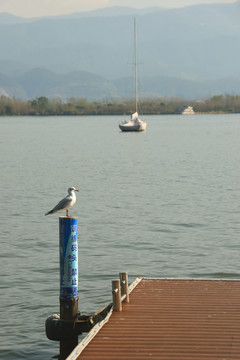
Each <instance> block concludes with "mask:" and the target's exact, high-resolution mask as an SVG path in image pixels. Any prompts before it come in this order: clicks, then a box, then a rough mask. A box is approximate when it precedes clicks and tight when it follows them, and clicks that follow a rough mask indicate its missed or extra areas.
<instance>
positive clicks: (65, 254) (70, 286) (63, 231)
mask: <svg viewBox="0 0 240 360" xmlns="http://www.w3.org/2000/svg"><path fill="white" fill-rule="evenodd" d="M59 251H60V299H59V300H60V319H61V320H63V321H66V322H67V321H70V322H73V321H76V320H77V315H78V223H77V218H73V217H66V216H61V217H59ZM77 345H78V336H77V335H76V336H72V337H70V338H67V337H66V339H64V340H61V341H60V360H64V359H66V358H67V357H68V355H69V354H70V353H71V352H72V350H73V349H74V348H75V347H76V346H77Z"/></svg>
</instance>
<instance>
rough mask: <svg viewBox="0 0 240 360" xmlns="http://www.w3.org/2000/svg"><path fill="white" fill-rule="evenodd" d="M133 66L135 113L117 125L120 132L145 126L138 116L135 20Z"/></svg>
mask: <svg viewBox="0 0 240 360" xmlns="http://www.w3.org/2000/svg"><path fill="white" fill-rule="evenodd" d="M134 65H135V112H134V113H133V114H132V116H131V119H130V120H129V121H125V122H122V123H120V124H119V127H120V129H121V130H122V131H144V130H146V127H147V124H146V122H145V121H143V120H141V119H140V118H139V115H138V72H137V31H136V19H134Z"/></svg>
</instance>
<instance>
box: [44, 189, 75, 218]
mask: <svg viewBox="0 0 240 360" xmlns="http://www.w3.org/2000/svg"><path fill="white" fill-rule="evenodd" d="M76 191H79V190H77V189H75V187H70V188H69V189H68V195H67V196H66V197H65V198H63V199H62V200H61V201H59V203H58V204H57V205H56V206H55V207H54V208H53V209H52V210H50V211H48V212H47V213H46V214H45V215H49V214H54V213H55V212H57V211H61V210H66V216H68V209H69V208H70V207H72V206H73V205H74V204H75V202H76V200H77V199H76V194H75V192H76Z"/></svg>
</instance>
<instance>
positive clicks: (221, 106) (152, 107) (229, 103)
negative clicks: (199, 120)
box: [0, 95, 240, 116]
mask: <svg viewBox="0 0 240 360" xmlns="http://www.w3.org/2000/svg"><path fill="white" fill-rule="evenodd" d="M184 105H190V106H193V109H194V111H195V112H197V113H240V95H217V96H213V97H211V98H210V99H207V100H201V101H200V100H198V101H187V100H186V99H180V98H170V99H167V98H154V99H151V98H149V99H144V100H142V101H141V113H144V114H153V115H154V114H176V113H177V111H178V109H179V108H181V107H183V106H184ZM134 111H135V102H134V100H126V101H117V100H115V101H110V100H109V101H101V102H95V101H92V102H90V101H88V100H86V99H82V98H79V99H76V98H71V99H68V100H67V101H63V100H61V99H48V98H46V97H45V96H41V97H37V98H35V99H33V100H28V101H23V100H19V99H15V98H14V99H11V98H9V97H7V96H1V97H0V115H2V116H3V115H5V116H11V115H32V116H34V115H122V114H131V113H133V112H134Z"/></svg>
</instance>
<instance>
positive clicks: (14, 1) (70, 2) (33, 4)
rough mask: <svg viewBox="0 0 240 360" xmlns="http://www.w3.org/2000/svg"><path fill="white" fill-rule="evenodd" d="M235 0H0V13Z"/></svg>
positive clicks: (59, 12) (30, 14)
mask: <svg viewBox="0 0 240 360" xmlns="http://www.w3.org/2000/svg"><path fill="white" fill-rule="evenodd" d="M235 1H236V0H0V13H1V12H8V13H10V14H13V15H17V16H22V17H39V16H53V15H63V14H71V13H74V12H82V11H90V10H95V9H101V8H105V7H110V6H129V7H133V8H138V9H140V8H145V7H151V6H159V7H165V8H166V7H167V8H176V7H183V6H188V5H194V4H210V3H214V2H215V3H216V2H218V3H220V2H221V3H230V2H235Z"/></svg>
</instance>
